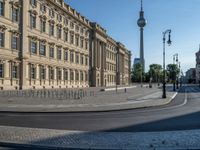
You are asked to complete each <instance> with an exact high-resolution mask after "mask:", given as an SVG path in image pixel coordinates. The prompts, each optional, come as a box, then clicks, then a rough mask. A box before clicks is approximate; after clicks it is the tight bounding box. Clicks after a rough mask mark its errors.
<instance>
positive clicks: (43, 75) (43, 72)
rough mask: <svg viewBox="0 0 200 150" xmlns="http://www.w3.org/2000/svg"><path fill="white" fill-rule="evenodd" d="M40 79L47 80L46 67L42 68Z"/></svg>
mask: <svg viewBox="0 0 200 150" xmlns="http://www.w3.org/2000/svg"><path fill="white" fill-rule="evenodd" d="M40 79H41V80H45V67H44V66H40Z"/></svg>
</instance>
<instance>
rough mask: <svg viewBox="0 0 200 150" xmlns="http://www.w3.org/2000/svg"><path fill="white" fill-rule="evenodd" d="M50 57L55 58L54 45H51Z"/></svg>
mask: <svg viewBox="0 0 200 150" xmlns="http://www.w3.org/2000/svg"><path fill="white" fill-rule="evenodd" d="M49 57H50V58H54V47H52V46H50V47H49Z"/></svg>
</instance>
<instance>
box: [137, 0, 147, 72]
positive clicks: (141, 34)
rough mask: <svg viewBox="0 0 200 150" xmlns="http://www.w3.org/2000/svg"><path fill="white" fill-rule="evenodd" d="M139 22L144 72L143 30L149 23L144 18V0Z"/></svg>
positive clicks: (141, 61)
mask: <svg viewBox="0 0 200 150" xmlns="http://www.w3.org/2000/svg"><path fill="white" fill-rule="evenodd" d="M137 24H138V26H139V27H140V63H141V65H142V68H143V72H144V71H145V59H144V36H143V31H144V27H145V26H146V24H147V21H146V19H145V18H144V11H143V1H142V0H141V10H140V18H139V19H138V21H137Z"/></svg>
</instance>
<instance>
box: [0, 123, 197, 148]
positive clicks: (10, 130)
mask: <svg viewBox="0 0 200 150" xmlns="http://www.w3.org/2000/svg"><path fill="white" fill-rule="evenodd" d="M5 143H7V145H12V144H22V145H25V146H27V145H29V146H32V147H34V146H42V147H46V148H47V147H49V148H50V147H51V148H83V149H90V150H91V149H116V150H117V149H121V150H122V149H124V150H125V149H126V150H127V149H130V150H134V149H170V150H171V149H199V148H200V130H190V131H170V132H147V133H131V132H83V131H66V130H51V129H37V128H21V127H8V126H0V145H1V144H5Z"/></svg>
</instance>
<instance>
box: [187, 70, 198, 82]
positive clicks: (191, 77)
mask: <svg viewBox="0 0 200 150" xmlns="http://www.w3.org/2000/svg"><path fill="white" fill-rule="evenodd" d="M185 80H186V83H196V68H190V69H188V70H187V71H186V75H185Z"/></svg>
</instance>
